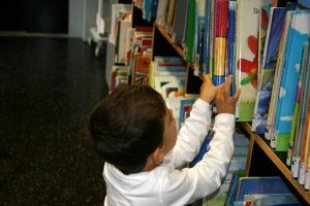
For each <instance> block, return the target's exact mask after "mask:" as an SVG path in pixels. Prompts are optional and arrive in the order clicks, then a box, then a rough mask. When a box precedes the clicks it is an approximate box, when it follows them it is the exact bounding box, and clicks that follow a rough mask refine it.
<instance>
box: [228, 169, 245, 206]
mask: <svg viewBox="0 0 310 206" xmlns="http://www.w3.org/2000/svg"><path fill="white" fill-rule="evenodd" d="M241 177H245V171H242V170H240V171H239V170H237V171H234V173H233V176H232V179H231V182H230V186H229V189H228V192H227V196H226V199H225V204H224V206H234V202H235V201H236V199H237V192H238V185H239V179H240V178H241Z"/></svg>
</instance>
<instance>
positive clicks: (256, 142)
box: [154, 25, 310, 204]
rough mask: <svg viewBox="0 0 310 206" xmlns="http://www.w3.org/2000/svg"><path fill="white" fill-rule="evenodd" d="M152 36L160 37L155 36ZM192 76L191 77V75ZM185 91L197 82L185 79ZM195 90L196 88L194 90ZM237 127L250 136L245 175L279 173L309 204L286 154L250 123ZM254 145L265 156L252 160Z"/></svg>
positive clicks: (309, 197)
mask: <svg viewBox="0 0 310 206" xmlns="http://www.w3.org/2000/svg"><path fill="white" fill-rule="evenodd" d="M155 27H157V30H158V31H159V34H158V35H162V37H163V38H165V39H166V41H167V42H168V43H170V44H171V47H172V48H173V49H175V51H176V53H177V54H179V55H180V56H183V53H184V51H183V48H182V47H181V46H179V45H176V44H174V43H173V40H172V37H171V35H170V34H169V33H168V32H167V31H165V30H164V29H163V28H162V27H161V26H158V25H155ZM154 38H160V37H157V36H155V37H154ZM188 68H190V69H188V70H189V71H188V72H190V73H192V64H190V63H189V64H188ZM192 78H193V77H192ZM187 80H188V82H187V89H186V90H187V91H189V90H190V91H192V90H195V89H192V88H195V87H196V88H197V87H198V86H199V84H197V82H196V85H195V86H193V85H191V83H193V82H191V79H189V78H188V79H187ZM189 88H190V89H189ZM195 91H197V90H195ZM238 127H240V128H242V129H243V130H244V132H246V133H247V134H248V135H249V136H250V145H249V156H248V160H247V167H246V174H247V176H256V175H259V176H268V175H269V176H271V175H281V176H283V177H284V178H285V179H286V180H287V182H288V184H290V185H291V186H292V188H293V190H295V191H294V193H295V194H296V195H297V196H299V197H300V198H302V199H303V201H305V204H310V192H309V191H306V190H305V189H304V188H303V187H302V185H300V184H299V183H298V181H297V180H296V179H295V178H293V177H292V174H291V171H290V170H289V168H288V167H287V166H286V165H285V163H284V161H285V158H286V154H285V153H283V152H277V153H276V152H274V151H273V150H272V149H271V148H270V146H269V144H268V142H266V141H265V140H264V139H263V138H262V137H260V136H258V135H256V134H255V133H253V132H252V131H251V126H250V123H240V124H238ZM255 146H257V147H259V148H260V149H261V150H262V152H263V153H262V154H261V155H264V156H265V157H262V158H261V159H260V158H256V159H255V160H254V158H253V156H255V155H257V154H256V150H257V149H256V148H254V147H255ZM266 157H267V158H269V160H270V161H271V162H272V163H271V164H269V168H268V169H266V168H264V170H265V169H266V170H265V171H260V172H255V169H257V167H255V165H254V164H256V163H257V164H259V165H261V164H262V163H265V161H264V160H263V158H266Z"/></svg>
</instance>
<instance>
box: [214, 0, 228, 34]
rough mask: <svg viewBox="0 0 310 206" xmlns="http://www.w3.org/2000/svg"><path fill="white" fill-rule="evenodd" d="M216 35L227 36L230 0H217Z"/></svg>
mask: <svg viewBox="0 0 310 206" xmlns="http://www.w3.org/2000/svg"><path fill="white" fill-rule="evenodd" d="M215 9H216V12H215V13H216V17H215V19H216V29H215V36H216V37H226V35H227V22H228V21H227V15H228V0H216V1H215Z"/></svg>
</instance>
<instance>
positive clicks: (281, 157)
mask: <svg viewBox="0 0 310 206" xmlns="http://www.w3.org/2000/svg"><path fill="white" fill-rule="evenodd" d="M239 126H240V127H241V128H243V129H244V131H245V132H246V133H248V134H249V135H250V146H249V156H248V162H247V168H246V175H247V176H255V175H260V176H266V175H274V174H276V175H278V174H279V175H281V176H283V177H284V178H285V179H286V180H287V181H288V183H289V184H291V186H292V187H293V188H294V190H295V194H297V195H298V196H300V197H301V198H303V199H304V200H305V202H306V203H307V204H310V192H309V191H306V190H305V189H304V188H303V187H302V185H300V184H299V183H298V181H297V180H296V179H295V178H293V176H292V174H291V171H290V170H289V168H288V167H287V166H286V165H285V163H284V162H285V159H286V153H285V152H274V151H273V150H272V149H271V148H270V146H269V144H268V141H266V140H264V139H263V138H262V137H260V136H258V135H256V134H254V133H253V132H252V131H251V126H250V124H249V123H242V124H239ZM257 147H258V148H257ZM258 150H261V152H260V153H263V154H261V155H265V157H261V158H260V157H257V156H256V157H254V156H255V155H257V154H256V151H258ZM266 157H267V158H268V159H269V160H270V161H271V162H272V164H273V165H271V167H272V171H268V170H266V171H261V170H259V171H257V167H258V165H255V163H257V164H259V166H263V165H264V164H263V163H264V160H265V159H266ZM264 158H265V159H264ZM267 161H268V160H267ZM263 170H264V168H263Z"/></svg>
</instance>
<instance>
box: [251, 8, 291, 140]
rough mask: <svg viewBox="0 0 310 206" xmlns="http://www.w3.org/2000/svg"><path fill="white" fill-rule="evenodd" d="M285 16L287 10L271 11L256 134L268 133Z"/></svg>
mask: <svg viewBox="0 0 310 206" xmlns="http://www.w3.org/2000/svg"><path fill="white" fill-rule="evenodd" d="M285 14H286V8H280V7H273V8H272V9H271V16H270V21H269V25H268V35H267V37H266V42H265V49H264V54H263V56H264V58H263V59H264V60H263V63H262V71H261V78H260V81H259V86H258V92H257V96H256V101H255V108H254V114H253V120H252V131H254V132H255V133H256V134H265V132H267V128H266V122H267V114H268V109H269V102H270V97H271V91H272V86H273V79H274V72H275V68H276V63H277V58H278V51H279V44H280V38H281V32H282V28H283V24H284V20H285Z"/></svg>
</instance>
